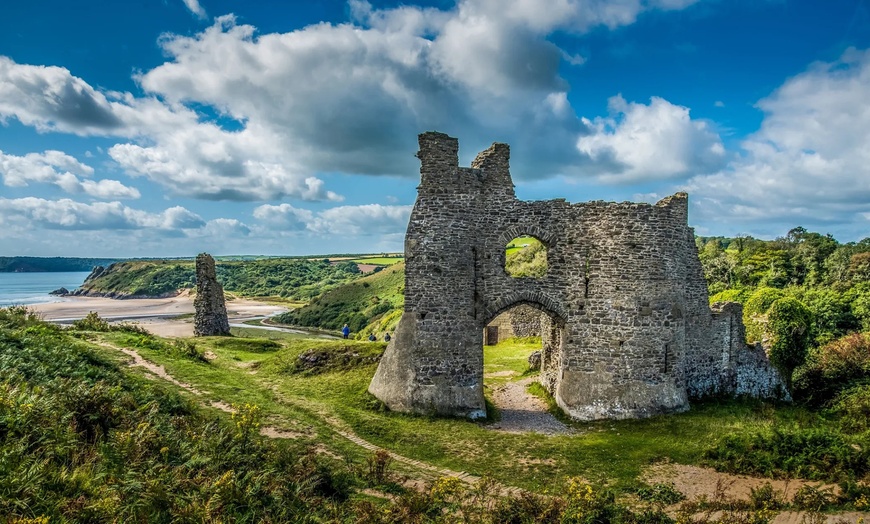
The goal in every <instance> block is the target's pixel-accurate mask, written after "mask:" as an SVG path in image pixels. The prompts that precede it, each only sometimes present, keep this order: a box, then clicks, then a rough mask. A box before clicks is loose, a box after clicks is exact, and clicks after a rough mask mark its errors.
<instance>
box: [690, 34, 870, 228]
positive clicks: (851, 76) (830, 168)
mask: <svg viewBox="0 0 870 524" xmlns="http://www.w3.org/2000/svg"><path fill="white" fill-rule="evenodd" d="M867 100H870V50H865V51H859V50H855V49H850V50H848V51H846V52H845V53H844V54H843V55H842V56H841V57H840V58H839V59H838V60H836V61H833V62H819V63H815V64H813V65H811V66H810V67H809V68H808V69H807V70H806V71H805V72H803V73H801V74H799V75H797V76H795V77H793V78H790V79H789V80H787V81H786V82H785V83H784V84H783V85H782V86H780V87H779V88H778V89H777V90H776V91H774V92H773V93H772V94H771V95H770V96H768V97H767V98H764V99H763V100H761V101H759V102H758V104H757V107H758V108H759V109H761V110H762V111H764V115H765V116H764V120H763V121H762V124H761V128H760V129H759V131H758V132H757V133H755V134H753V135H751V136H750V137H749V138H748V139H747V140H745V141H744V142H743V143H742V148H743V150H744V154H743V155H741V157H740V158H739V159H737V160H734V161H733V162H731V163H730V164H729V165H728V166H727V167H726V168H725V169H723V170H721V171H719V172H717V173H715V174H712V175H708V176H699V177H696V178H693V179H692V180H690V181H689V183H688V184H687V186H686V189H687V190H689V191H690V192H692V193H693V194H694V195H695V198H696V202H698V205H697V206H696V209H697V212H698V213H700V216H701V217H702V218H705V219H715V218H717V217H718V218H721V219H725V220H756V221H763V220H779V221H782V222H785V223H790V224H792V225H794V224H796V223H806V222H807V221H808V220H809V221H814V222H817V223H819V222H824V221H835V220H836V221H847V222H848V221H851V222H853V223H858V222H860V223H861V224H862V225H861V227H863V228H864V230H865V232H866V222H865V220H864V216H863V214H866V213H867V212H868V211H870V149H868V147H867V144H868V143H870V110H868V106H867ZM864 236H866V234H865V235H864Z"/></svg>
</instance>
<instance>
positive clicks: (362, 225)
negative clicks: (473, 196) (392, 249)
mask: <svg viewBox="0 0 870 524" xmlns="http://www.w3.org/2000/svg"><path fill="white" fill-rule="evenodd" d="M411 207H412V206H383V205H380V204H367V205H360V206H338V207H333V208H330V209H325V210H323V211H319V212H317V213H313V212H312V211H309V210H306V209H298V208H295V207H293V206H291V205H290V204H280V205H277V206H273V205H268V204H267V205H262V206H259V207H258V208H257V209H255V210H254V217H255V218H257V219H258V220H260V221H261V222H263V223H264V224H266V225H267V226H268V227H269V228H270V229H284V230H291V231H299V230H307V231H309V232H312V233H317V234H334V235H340V236H359V235H381V234H390V233H397V232H402V231H404V230H405V228H406V227H407V226H408V219H409V217H410V216H411Z"/></svg>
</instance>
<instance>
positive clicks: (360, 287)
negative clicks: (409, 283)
mask: <svg viewBox="0 0 870 524" xmlns="http://www.w3.org/2000/svg"><path fill="white" fill-rule="evenodd" d="M404 291H405V264H404V263H398V264H394V265H392V266H390V267H389V268H387V269H385V270H383V271H380V272H378V273H374V274H371V275H367V276H365V277H363V278H360V279H358V280H355V281H353V282H349V283H347V284H343V285H341V286H338V287H336V288H335V289H331V290H329V291H326V292H325V293H323V294H322V295H320V296H318V297H315V298H313V299H312V300H311V302H310V303H309V304H307V305H305V306H303V307H301V308H299V309H296V310H293V311H288V312H287V313H283V314H281V315H278V316H276V317H273V320H274V321H276V322H280V323H282V324H290V325H295V326H309V327H319V328H325V329H336V330H337V329H341V327H342V326H344V325H345V324H347V325H348V326H350V329H351V331H353V332H354V333H359V332H361V331H363V330H365V328H366V326H368V325H369V324H372V323H374V322H377V321H378V320H380V319H383V318H385V317H388V316H390V315H392V316H393V317H395V319H396V321H398V316H397V315H396V313H395V312H396V311H401V310H402V308H403V307H404V305H405V296H404ZM389 327H390V326H385V328H384V329H387V328H389Z"/></svg>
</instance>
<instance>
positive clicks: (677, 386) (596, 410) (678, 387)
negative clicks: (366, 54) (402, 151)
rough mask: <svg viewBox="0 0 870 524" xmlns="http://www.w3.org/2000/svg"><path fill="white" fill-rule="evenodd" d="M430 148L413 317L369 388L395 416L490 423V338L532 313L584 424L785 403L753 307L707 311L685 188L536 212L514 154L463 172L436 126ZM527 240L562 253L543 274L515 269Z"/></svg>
mask: <svg viewBox="0 0 870 524" xmlns="http://www.w3.org/2000/svg"><path fill="white" fill-rule="evenodd" d="M419 144H420V151H419V152H418V153H417V157H418V158H419V159H420V162H421V167H420V174H421V182H420V186H419V187H418V196H417V201H416V203H415V205H414V209H413V211H412V213H411V219H410V223H409V224H408V230H407V234H406V237H405V257H406V266H405V311H404V314H403V315H402V318H401V320H400V322H399V325H398V327H397V329H396V336H395V337H394V338H393V341H392V342H391V343H390V345H389V346H388V348H387V350H386V352H385V353H384V356H383V358H382V360H381V363H380V365H379V366H378V370H377V372H376V374H375V376H374V378H373V379H372V382H371V385H370V386H369V391H370V392H372V393H373V394H374V395H376V396H377V397H378V398H380V399H381V400H382V401H383V402H384V403H385V404H386V405H387V406H388V407H390V408H391V409H394V410H398V411H408V412H417V413H437V414H445V415H454V416H465V417H469V418H478V417H482V416H484V415H485V406H484V399H483V349H482V347H483V328H484V326H486V325H487V323H489V322H490V321H491V320H492V319H494V318H495V317H496V316H497V315H498V314H500V313H501V312H503V311H506V310H508V309H510V308H512V307H514V306H516V305H518V304H528V305H530V306H532V307H534V308H536V309H538V310H539V311H541V312H542V329H541V331H542V340H543V355H542V371H541V382H542V384H543V385H544V386H545V387H546V388H547V389H548V390H549V391H550V392H551V393H552V394H553V396H554V397H555V399H556V401H557V402H558V404H559V406H561V407H562V409H564V410H565V411H566V412H567V413H568V414H569V415H571V416H572V417H575V418H578V419H597V418H630V417H642V416H649V415H652V414H655V413H662V412H669V411H680V410H685V409H687V407H688V401H689V398H691V397H697V396H702V395H706V394H715V393H744V392H749V393H752V394H757V395H762V396H764V395H773V394H775V393H776V390H777V389H778V388H779V385H780V383H779V382H778V377H777V376H776V374H775V372H774V371H773V370H772V368H770V366H769V365H767V364H766V363H765V362H766V361H763V362H762V361H759V360H758V358H757V356H758V355H757V354H755V353H753V355H754V356H753V358H747V357H746V356H745V355H740V354H739V353H741V352H744V351H745V352H750V351H751V350H750V349H749V348H746V347H745V343H744V342H743V340H742V338H740V337H742V322H741V320H740V316H739V307H737V308H736V309H735V307H726V308H720V309H719V310H717V312H716V313H714V312H712V311H711V309H710V307H709V306H708V303H707V287H706V283H705V281H704V277H703V274H702V269H701V264H700V261H699V259H698V254H697V249H696V247H695V242H694V236H693V232H692V229H691V228H689V227H688V223H687V219H688V216H687V203H688V200H687V195H686V194H685V193H678V194H676V195H673V196H671V197H668V198H665V199H663V200H662V201H660V202H659V203H657V204H655V205H650V204H639V203H628V202H625V203H612V202H600V201H598V202H587V203H580V204H571V203H568V202H566V201H565V200H563V199H557V200H550V201H539V202H524V201H520V200H517V199H516V197H515V194H514V187H513V182H512V180H511V175H510V170H509V156H510V150H509V147H508V146H507V145H506V144H498V143H496V144H493V145H492V146H491V147H490V148H489V149H487V150H486V151H483V152H482V153H480V154H479V155H478V156H477V158H476V159H475V160H474V162H472V164H471V167H470V168H463V167H459V159H458V149H459V143H458V141H457V140H456V139H454V138H451V137H449V136H447V135H445V134H442V133H435V132H429V133H424V134H422V135H420V137H419ZM522 235H530V236H533V237H535V238H537V239H538V240H540V241H541V242H542V243H543V244H544V245H545V246H546V248H547V259H548V271H547V274H546V275H545V276H543V277H542V278H513V277H511V276H509V275H508V274H507V273H506V271H505V245H506V244H507V243H508V242H509V241H510V240H511V239H513V238H515V237H519V236H522ZM738 306H739V305H738ZM762 360H763V359H762ZM741 363H748V364H745V365H747V366H750V365H751V366H752V369H753V370H755V371H757V372H754V373H747V372H744V370H742V368H741V365H744V364H741Z"/></svg>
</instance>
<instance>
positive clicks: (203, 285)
mask: <svg viewBox="0 0 870 524" xmlns="http://www.w3.org/2000/svg"><path fill="white" fill-rule="evenodd" d="M193 306H194V308H195V309H196V314H195V315H194V318H193V334H194V335H195V336H197V337H210V336H216V335H229V334H230V323H229V320H228V319H227V305H226V302H225V301H224V288H223V287H222V286H221V285H220V283H218V281H217V276H216V275H215V269H214V259H213V258H212V257H211V255H209V254H208V253H200V254H199V255H197V256H196V298H194V299H193Z"/></svg>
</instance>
